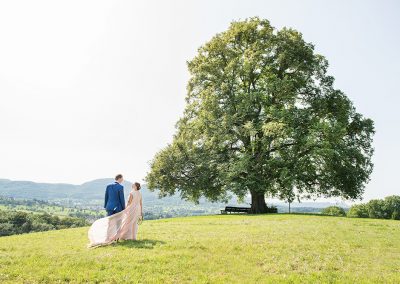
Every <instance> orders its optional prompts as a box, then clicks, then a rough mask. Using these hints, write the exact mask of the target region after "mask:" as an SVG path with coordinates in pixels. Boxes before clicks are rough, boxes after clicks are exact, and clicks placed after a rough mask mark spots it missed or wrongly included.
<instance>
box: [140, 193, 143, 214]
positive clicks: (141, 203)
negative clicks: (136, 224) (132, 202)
mask: <svg viewBox="0 0 400 284" xmlns="http://www.w3.org/2000/svg"><path fill="white" fill-rule="evenodd" d="M140 210H142V217H143V202H142V193H140Z"/></svg>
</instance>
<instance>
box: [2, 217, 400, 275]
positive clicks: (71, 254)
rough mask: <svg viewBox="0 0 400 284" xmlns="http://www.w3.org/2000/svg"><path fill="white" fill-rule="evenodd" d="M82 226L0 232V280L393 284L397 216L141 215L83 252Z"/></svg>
mask: <svg viewBox="0 0 400 284" xmlns="http://www.w3.org/2000/svg"><path fill="white" fill-rule="evenodd" d="M86 235H87V228H79V229H68V230H60V231H52V232H43V233H34V234H27V235H19V236H10V237H2V238H0V256H1V257H0V282H2V283H15V282H17V283H18V282H19V283H39V282H42V283H43V282H56V281H59V282H73V283H77V282H78V283H80V282H91V283H93V282H107V283H277V282H288V281H289V282H290V281H292V282H294V283H297V282H303V283H304V282H311V281H313V282H315V281H318V282H323V283H325V282H330V283H332V282H343V283H354V282H358V283H399V282H400V238H399V236H400V222H398V221H391V220H372V219H350V218H339V217H324V216H304V215H288V214H279V215H264V216H252V215H248V216H246V215H236V216H229V215H224V216H221V215H216V216H201V217H186V218H172V219H162V220H154V221H145V222H144V223H143V224H142V225H141V227H140V229H139V238H140V240H139V241H136V242H133V241H125V242H121V243H118V244H115V245H111V246H108V247H101V248H97V249H87V248H86V244H87V237H86Z"/></svg>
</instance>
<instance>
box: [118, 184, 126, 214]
mask: <svg viewBox="0 0 400 284" xmlns="http://www.w3.org/2000/svg"><path fill="white" fill-rule="evenodd" d="M118 195H119V201H120V202H121V206H122V210H124V209H125V197H124V188H121V189H120V190H119V192H118Z"/></svg>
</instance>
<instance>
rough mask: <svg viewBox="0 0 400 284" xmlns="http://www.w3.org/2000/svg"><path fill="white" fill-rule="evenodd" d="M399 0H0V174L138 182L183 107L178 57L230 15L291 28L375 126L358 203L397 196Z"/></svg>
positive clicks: (183, 74) (188, 54)
mask: <svg viewBox="0 0 400 284" xmlns="http://www.w3.org/2000/svg"><path fill="white" fill-rule="evenodd" d="M399 3H400V2H399V1H378V0H376V1H265V0H263V1H250V0H243V1H232V0H227V1H221V0H219V1H216V0H211V1H205V0H201V1H190V0H183V1H165V0H160V1H148V0H146V1H99V0H96V1H82V0H80V1H54V0H51V1H38V0H37V1H1V2H0V143H1V144H0V178H9V179H18V180H33V181H45V182H70V183H82V182H85V181H88V180H91V179H96V178H102V177H111V176H113V175H114V174H116V173H123V174H124V175H125V176H126V178H127V179H129V180H132V181H133V180H138V181H140V180H141V179H142V178H144V176H145V174H146V172H147V171H148V169H149V166H148V165H149V161H150V160H151V159H152V157H153V155H154V154H155V153H156V152H157V151H158V150H160V149H161V148H162V147H164V146H165V145H166V144H167V143H168V142H170V141H171V139H172V135H173V133H174V125H175V122H176V121H177V120H178V118H179V117H180V116H181V114H182V111H183V108H184V97H185V93H186V82H187V80H188V72H187V68H186V61H187V60H190V59H191V58H192V57H193V56H194V55H195V54H196V51H197V48H198V47H199V46H200V45H202V44H203V43H204V42H206V41H207V40H209V39H210V38H211V37H212V36H213V35H214V34H215V33H218V32H221V31H223V30H225V29H227V27H228V26H229V23H230V22H231V21H232V20H239V19H245V18H247V17H251V16H259V17H261V18H267V19H269V20H270V21H271V24H272V25H273V26H275V27H277V28H282V27H284V26H287V27H292V28H295V29H297V30H299V31H301V32H302V33H303V35H304V38H305V39H306V41H309V42H312V43H314V44H315V46H316V50H317V52H319V53H321V54H323V55H325V56H326V57H327V59H328V60H329V62H330V69H329V73H330V74H331V75H333V76H334V77H335V78H336V83H335V86H336V88H339V89H341V90H343V91H344V92H345V93H346V94H347V95H348V96H349V97H350V98H351V99H352V101H353V102H354V104H355V106H356V108H357V110H358V111H359V112H361V113H363V114H364V115H365V116H367V117H370V118H372V119H373V120H374V121H375V126H376V130H377V133H376V135H375V141H374V145H375V149H376V151H375V156H374V163H375V170H374V173H373V175H372V176H371V182H370V183H369V184H368V186H367V188H366V193H365V198H366V199H367V200H368V199H370V198H375V197H383V196H386V195H389V194H400V186H399V185H398V182H397V180H398V172H399V170H398V168H399V167H398V163H399V161H400V147H399V146H400V143H399V141H400V126H399V125H400V94H399V87H398V84H399V81H400V71H399V70H400V69H399V68H400V56H399V52H400V30H399V28H400V17H399V15H400V5H399Z"/></svg>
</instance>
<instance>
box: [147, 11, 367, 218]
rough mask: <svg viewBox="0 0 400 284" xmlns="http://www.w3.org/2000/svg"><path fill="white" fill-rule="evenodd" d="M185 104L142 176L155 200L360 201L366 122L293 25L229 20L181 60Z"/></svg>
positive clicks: (259, 207)
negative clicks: (170, 197) (185, 77)
mask: <svg viewBox="0 0 400 284" xmlns="http://www.w3.org/2000/svg"><path fill="white" fill-rule="evenodd" d="M188 69H189V72H190V79H189V82H188V85H187V96H186V108H185V110H184V114H183V117H181V119H180V120H179V121H178V122H177V124H176V128H177V131H176V134H175V135H174V137H173V141H172V143H170V144H169V145H167V146H166V147H165V148H164V149H163V150H161V151H160V152H158V153H157V154H156V155H155V157H154V159H153V160H152V162H151V170H150V172H149V173H148V175H147V177H146V180H147V182H148V186H149V188H150V189H155V188H157V189H159V190H160V192H161V196H165V195H169V194H173V193H174V192H175V191H177V190H178V191H180V193H181V196H182V197H183V198H184V199H187V200H192V201H195V202H196V201H198V199H199V198H200V197H201V196H205V197H206V198H208V199H209V200H211V201H217V200H226V198H227V195H228V193H229V192H232V193H234V194H235V195H237V196H238V197H239V198H243V197H244V196H246V195H247V194H248V193H250V194H251V196H252V211H253V212H254V213H262V212H266V207H265V206H266V205H265V199H264V198H265V196H266V195H268V196H274V197H279V198H282V199H287V198H290V199H293V196H297V197H298V198H311V197H320V196H324V197H332V196H340V197H343V198H346V199H356V198H359V197H361V195H362V193H363V189H364V186H365V183H366V182H367V181H368V180H369V175H370V173H371V171H372V168H373V165H372V162H371V156H372V154H373V147H372V136H373V133H374V127H373V121H372V120H371V119H368V118H364V117H363V115H361V114H360V113H357V112H356V109H355V107H354V106H353V104H352V102H351V101H350V100H349V98H348V97H347V96H346V95H345V94H344V93H343V92H342V91H340V90H338V89H335V88H334V86H333V84H334V78H333V77H332V76H330V75H328V73H327V69H328V61H327V60H326V59H325V58H324V57H323V56H322V55H319V54H316V53H315V51H314V46H313V44H311V43H307V42H305V41H304V40H303V37H302V34H301V33H299V32H298V31H296V30H293V29H289V28H283V29H281V30H277V29H275V28H273V27H272V26H271V25H270V23H269V21H267V20H263V19H259V18H250V19H246V20H244V21H237V22H233V23H232V24H231V25H230V27H229V29H228V30H226V31H224V32H222V33H219V34H217V35H215V36H214V37H213V38H212V39H211V40H210V41H209V42H207V43H205V44H204V45H203V46H201V47H200V48H199V50H198V54H197V55H196V56H195V57H194V58H193V59H192V60H191V61H189V62H188Z"/></svg>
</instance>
